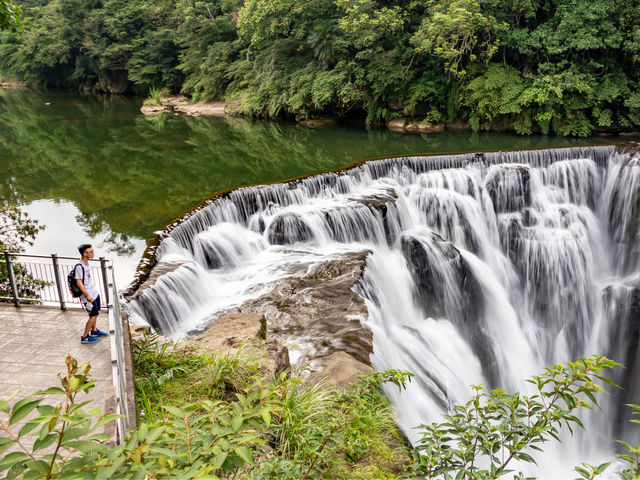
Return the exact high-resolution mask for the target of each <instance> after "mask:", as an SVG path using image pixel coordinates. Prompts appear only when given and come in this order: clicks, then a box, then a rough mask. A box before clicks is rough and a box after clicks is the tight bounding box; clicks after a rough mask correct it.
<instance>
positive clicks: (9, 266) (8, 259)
mask: <svg viewBox="0 0 640 480" xmlns="http://www.w3.org/2000/svg"><path fill="white" fill-rule="evenodd" d="M4 259H5V261H6V262H7V274H8V275H9V285H11V293H12V294H13V303H14V305H15V306H16V307H19V306H20V300H18V286H17V285H16V277H15V275H14V274H13V265H12V264H11V254H10V253H9V252H4Z"/></svg>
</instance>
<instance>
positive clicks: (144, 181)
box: [0, 89, 603, 287]
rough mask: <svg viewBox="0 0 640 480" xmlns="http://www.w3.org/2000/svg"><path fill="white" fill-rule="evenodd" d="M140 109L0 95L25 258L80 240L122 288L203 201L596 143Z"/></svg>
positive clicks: (2, 185) (6, 183)
mask: <svg viewBox="0 0 640 480" xmlns="http://www.w3.org/2000/svg"><path fill="white" fill-rule="evenodd" d="M141 103H142V102H141V100H140V99H131V98H126V97H119V96H104V97H95V96H80V95H77V94H70V93H56V92H45V91H29V90H19V89H0V194H1V197H2V202H3V204H5V205H23V206H24V210H25V211H27V212H28V213H29V214H30V215H31V216H32V217H33V218H35V219H37V220H38V221H40V222H41V223H42V224H43V225H44V226H45V227H46V228H45V229H44V230H43V231H42V232H41V233H39V234H38V236H37V238H36V240H35V243H34V245H33V246H31V247H29V248H27V253H32V254H49V253H54V252H55V253H58V254H59V255H64V256H76V255H77V252H76V249H75V246H76V245H78V244H80V243H83V242H85V241H89V242H92V243H94V244H95V247H96V252H97V253H98V256H106V257H107V258H111V259H113V260H114V262H115V271H116V273H117V277H116V279H117V283H118V285H119V286H120V287H124V286H126V285H127V284H128V283H129V282H130V281H131V279H132V276H133V273H134V271H135V268H136V266H137V263H138V261H139V259H140V257H141V255H142V252H143V251H144V249H145V247H146V243H147V241H148V240H149V239H150V238H152V237H153V235H154V232H155V231H157V230H161V229H163V227H164V226H165V225H167V224H168V223H170V222H172V221H173V220H174V219H176V218H178V217H180V216H182V215H183V214H184V213H185V212H187V211H189V210H190V209H192V208H193V207H195V206H196V205H197V204H199V203H200V202H201V201H202V200H203V199H204V198H206V197H208V196H210V195H212V194H213V193H215V192H217V191H220V190H224V189H229V188H234V187H238V186H243V185H256V184H262V183H272V182H280V181H284V180H286V179H289V178H293V177H298V176H303V175H309V174H313V173H318V172H324V171H328V170H333V169H337V168H341V167H344V166H347V165H349V164H352V163H354V162H359V161H363V160H367V159H371V158H378V157H389V156H398V155H415V154H428V153H444V152H449V153H453V152H472V151H488V150H498V149H504V150H521V149H526V148H546V147H555V146H577V145H585V144H593V143H603V139H599V138H590V139H571V138H561V137H545V136H527V137H523V136H517V135H512V134H497V133H482V134H474V133H471V132H445V133H439V134H429V135H419V134H403V133H392V132H389V131H387V130H379V129H365V128H361V127H325V128H321V129H309V128H303V127H300V126H298V125H296V124H295V123H287V122H278V123H276V122H265V121H253V120H249V119H239V118H205V117H184V116H174V115H163V116H160V117H153V118H149V117H145V116H143V115H142V114H141V113H140V111H139V108H140V105H141Z"/></svg>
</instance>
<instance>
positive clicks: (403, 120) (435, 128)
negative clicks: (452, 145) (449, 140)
mask: <svg viewBox="0 0 640 480" xmlns="http://www.w3.org/2000/svg"><path fill="white" fill-rule="evenodd" d="M387 128H388V129H389V130H391V131H392V132H412V133H439V132H444V129H445V126H444V123H431V122H427V121H425V120H420V119H411V118H407V117H400V118H394V119H392V120H389V121H388V122H387Z"/></svg>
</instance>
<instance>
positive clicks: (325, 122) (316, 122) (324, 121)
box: [296, 117, 336, 128]
mask: <svg viewBox="0 0 640 480" xmlns="http://www.w3.org/2000/svg"><path fill="white" fill-rule="evenodd" d="M296 121H297V122H298V123H299V124H300V125H303V126H305V127H310V128H318V127H329V126H332V125H335V124H336V119H335V118H329V117H316V118H304V117H302V118H300V119H298V118H296Z"/></svg>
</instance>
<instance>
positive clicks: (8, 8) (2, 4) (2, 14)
mask: <svg viewBox="0 0 640 480" xmlns="http://www.w3.org/2000/svg"><path fill="white" fill-rule="evenodd" d="M21 14H22V10H21V9H20V7H18V6H17V5H14V4H13V2H12V1H11V0H0V30H18V29H20V28H22V23H21V22H20V15H21Z"/></svg>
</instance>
